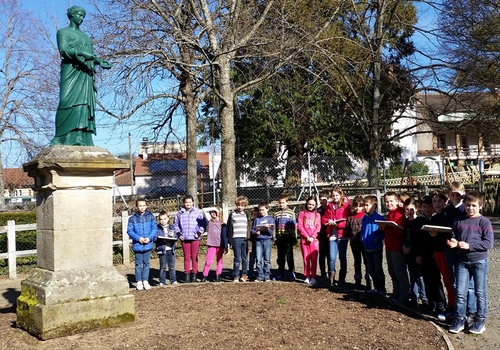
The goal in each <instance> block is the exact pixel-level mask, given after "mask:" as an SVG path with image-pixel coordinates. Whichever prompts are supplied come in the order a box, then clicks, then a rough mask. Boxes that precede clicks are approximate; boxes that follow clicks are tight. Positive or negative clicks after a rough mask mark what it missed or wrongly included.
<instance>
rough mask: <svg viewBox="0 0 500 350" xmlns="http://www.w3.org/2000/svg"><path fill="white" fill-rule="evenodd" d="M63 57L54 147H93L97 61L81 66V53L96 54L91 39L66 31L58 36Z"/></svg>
mask: <svg viewBox="0 0 500 350" xmlns="http://www.w3.org/2000/svg"><path fill="white" fill-rule="evenodd" d="M57 45H58V48H59V52H60V54H61V58H62V62H61V83H60V96H59V107H58V108H57V114H56V135H55V137H54V139H53V140H52V141H51V145H56V144H63V145H73V146H93V145H94V143H93V141H92V134H94V135H95V134H96V129H95V104H96V88H95V82H94V76H95V75H94V73H95V69H94V60H88V61H85V62H81V61H79V60H78V58H77V55H78V53H79V52H87V53H90V54H92V55H93V54H94V52H93V48H92V43H91V41H90V38H89V37H88V35H86V34H85V33H83V32H81V31H80V30H75V29H72V28H69V27H68V28H63V29H60V30H59V31H58V32H57Z"/></svg>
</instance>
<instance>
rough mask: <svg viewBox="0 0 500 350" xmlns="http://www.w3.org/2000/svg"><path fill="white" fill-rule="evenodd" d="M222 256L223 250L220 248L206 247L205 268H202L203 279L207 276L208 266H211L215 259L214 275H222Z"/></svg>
mask: <svg viewBox="0 0 500 350" xmlns="http://www.w3.org/2000/svg"><path fill="white" fill-rule="evenodd" d="M223 255H224V248H221V247H210V246H209V247H208V249H207V257H206V259H205V267H204V268H203V277H207V276H208V272H209V271H210V265H212V261H213V260H214V256H215V259H216V261H217V267H216V268H215V274H216V275H220V274H221V273H222V264H223V261H222V256H223Z"/></svg>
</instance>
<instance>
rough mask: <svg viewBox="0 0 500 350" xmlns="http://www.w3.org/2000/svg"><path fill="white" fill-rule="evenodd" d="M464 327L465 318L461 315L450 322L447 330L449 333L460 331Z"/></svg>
mask: <svg viewBox="0 0 500 350" xmlns="http://www.w3.org/2000/svg"><path fill="white" fill-rule="evenodd" d="M464 328H465V319H464V318H463V317H459V318H455V319H454V320H453V323H452V324H451V326H450V328H449V329H448V332H450V333H455V334H457V333H460V332H461V331H463V330H464Z"/></svg>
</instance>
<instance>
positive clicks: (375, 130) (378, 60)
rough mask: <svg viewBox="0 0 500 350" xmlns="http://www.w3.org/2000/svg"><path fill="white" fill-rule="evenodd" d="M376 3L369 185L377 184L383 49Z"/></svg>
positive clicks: (379, 5) (380, 4)
mask: <svg viewBox="0 0 500 350" xmlns="http://www.w3.org/2000/svg"><path fill="white" fill-rule="evenodd" d="M375 4H376V5H377V6H376V8H377V17H376V22H375V28H374V29H375V30H374V31H375V43H376V45H377V47H376V48H375V52H374V57H373V78H372V95H373V96H372V99H373V100H372V110H371V114H372V122H371V132H370V136H371V140H370V143H371V145H370V158H369V160H368V174H367V177H368V183H369V185H370V187H376V186H378V164H379V162H380V155H381V145H380V134H379V125H380V105H381V102H382V96H381V93H380V77H381V73H382V57H383V56H382V49H383V45H382V42H383V23H384V21H383V18H382V16H383V14H384V13H385V5H384V2H383V1H382V2H377V1H376V2H375Z"/></svg>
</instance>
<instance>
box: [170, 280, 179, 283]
mask: <svg viewBox="0 0 500 350" xmlns="http://www.w3.org/2000/svg"><path fill="white" fill-rule="evenodd" d="M170 284H179V282H177V281H173V282H170Z"/></svg>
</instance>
